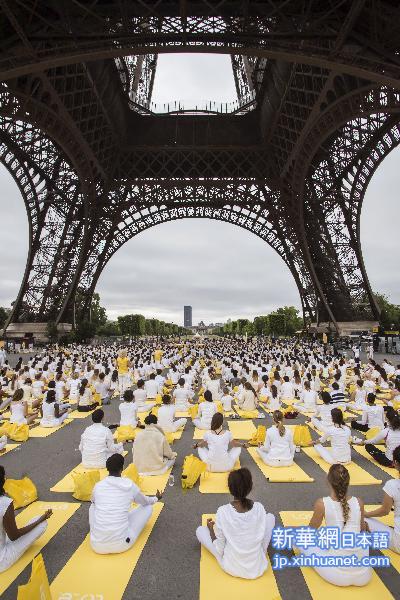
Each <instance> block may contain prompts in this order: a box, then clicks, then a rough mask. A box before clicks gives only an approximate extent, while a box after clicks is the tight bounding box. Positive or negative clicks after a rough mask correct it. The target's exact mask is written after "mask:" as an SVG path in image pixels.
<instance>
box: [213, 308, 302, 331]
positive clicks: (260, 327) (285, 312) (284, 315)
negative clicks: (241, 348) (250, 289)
mask: <svg viewBox="0 0 400 600" xmlns="http://www.w3.org/2000/svg"><path fill="white" fill-rule="evenodd" d="M302 328H303V319H302V318H301V317H300V316H299V311H298V310H297V308H295V307H294V306H284V307H282V308H278V309H277V310H275V311H273V312H271V313H269V314H268V315H263V316H259V317H255V318H254V320H253V321H250V320H249V319H238V320H237V321H228V322H227V323H226V324H225V325H224V326H223V327H220V328H218V330H217V331H216V333H218V334H219V335H245V334H247V335H248V336H253V335H272V336H278V335H293V334H294V333H295V331H299V330H300V329H302Z"/></svg>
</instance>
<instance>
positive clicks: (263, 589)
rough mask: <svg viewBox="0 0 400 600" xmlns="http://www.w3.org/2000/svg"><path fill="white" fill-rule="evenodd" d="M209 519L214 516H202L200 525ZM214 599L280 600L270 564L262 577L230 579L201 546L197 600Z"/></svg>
mask: <svg viewBox="0 0 400 600" xmlns="http://www.w3.org/2000/svg"><path fill="white" fill-rule="evenodd" d="M209 518H212V519H214V518H215V515H203V516H202V525H206V524H207V519H209ZM214 598H229V600H244V598H251V600H280V599H281V595H280V593H279V589H278V586H277V583H276V579H275V575H274V572H273V570H272V568H271V564H269V565H268V569H267V570H266V572H265V573H264V575H263V576H262V577H259V578H258V579H241V578H240V577H232V576H231V575H228V574H227V573H225V571H223V570H222V569H221V567H220V566H219V564H218V562H217V560H216V559H215V558H214V556H213V555H212V554H211V553H210V552H209V551H208V550H207V549H206V548H204V546H202V547H201V558H200V596H199V600H213V599H214Z"/></svg>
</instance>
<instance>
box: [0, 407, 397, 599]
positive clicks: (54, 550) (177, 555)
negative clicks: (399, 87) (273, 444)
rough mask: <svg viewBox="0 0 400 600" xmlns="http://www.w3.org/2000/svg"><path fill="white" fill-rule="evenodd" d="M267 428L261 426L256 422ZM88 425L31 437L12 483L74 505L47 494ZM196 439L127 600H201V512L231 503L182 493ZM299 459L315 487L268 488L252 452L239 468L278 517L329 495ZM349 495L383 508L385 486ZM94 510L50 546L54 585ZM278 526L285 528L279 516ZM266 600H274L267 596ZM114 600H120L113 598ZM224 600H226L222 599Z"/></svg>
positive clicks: (81, 513) (387, 577) (11, 464)
mask: <svg viewBox="0 0 400 600" xmlns="http://www.w3.org/2000/svg"><path fill="white" fill-rule="evenodd" d="M105 412H106V419H105V420H106V421H107V423H113V422H116V421H117V416H118V414H119V411H118V403H117V402H114V403H113V404H112V405H111V406H108V407H105ZM262 422H263V421H255V424H260V423H262ZM297 422H300V420H298V421H297ZM90 423H91V420H90V417H88V418H86V419H77V420H74V422H73V423H71V424H70V425H68V426H67V427H65V428H64V429H61V430H60V431H58V432H57V433H55V434H53V435H51V436H50V437H48V438H43V439H30V440H28V441H27V442H26V443H24V444H21V446H20V449H19V450H17V451H14V452H11V453H9V454H7V455H5V456H4V457H3V458H1V459H0V460H1V464H3V465H4V467H5V469H6V471H7V473H8V475H9V476H10V477H13V478H20V477H22V476H24V475H29V477H31V478H32V479H33V481H34V482H35V483H36V485H37V487H38V491H39V498H40V499H41V500H52V501H65V500H66V499H68V501H74V500H73V498H72V497H71V496H70V495H69V494H56V493H53V492H50V491H49V489H50V487H52V485H54V484H55V483H56V482H57V481H58V480H59V479H61V477H63V476H64V475H65V474H66V473H67V472H69V471H70V470H71V469H72V468H73V467H74V466H76V465H77V464H78V463H79V462H80V453H79V451H78V450H77V448H78V444H79V439H80V435H81V433H82V431H83V429H84V428H85V427H87V426H88V425H89V424H90ZM270 424H271V419H270V417H267V425H268V426H269V425H270ZM192 437H193V426H192V425H191V423H188V424H187V425H186V428H185V432H184V434H183V436H182V438H181V440H178V441H177V442H175V445H174V449H175V450H176V451H177V452H178V459H177V463H176V465H175V467H174V473H175V479H176V483H175V486H174V487H167V488H166V491H165V495H164V502H165V507H164V509H163V511H162V513H161V515H160V517H159V519H158V521H157V524H156V526H155V528H154V529H153V532H152V533H151V536H150V538H149V541H148V543H147V544H146V546H145V548H144V551H143V553H142V556H141V558H140V560H139V562H138V564H137V566H136V568H135V571H134V573H133V577H132V578H131V580H130V582H129V584H128V587H127V589H126V591H125V594H124V596H123V598H124V599H125V600H154V599H156V598H160V597H165V598H168V599H169V600H174V599H179V598H182V599H184V600H197V598H198V594H199V561H200V549H199V547H198V544H197V541H196V537H195V530H196V527H197V526H198V525H199V523H200V520H201V514H202V513H213V512H215V511H216V510H217V508H218V507H219V506H220V505H221V504H225V503H227V502H228V501H229V500H230V499H229V497H228V496H227V495H217V494H209V495H206V494H200V492H199V491H198V488H196V489H193V490H189V491H187V492H185V493H184V492H183V491H182V489H181V487H180V473H181V466H182V462H183V458H184V456H185V455H187V454H190V453H191V451H192V449H191V444H192ZM125 448H126V449H127V450H128V456H127V462H131V452H130V448H131V445H129V444H126V445H125ZM296 461H297V462H298V463H299V465H300V466H301V467H302V468H303V469H304V470H305V471H306V472H307V473H308V474H309V475H310V476H311V477H314V479H315V482H314V483H308V484H300V483H299V484H290V483H268V482H267V481H266V479H265V478H264V477H263V476H262V474H261V472H260V471H259V470H258V468H257V467H256V466H255V464H254V462H253V461H252V459H251V457H250V456H249V455H248V453H247V452H246V451H245V450H244V451H242V456H241V463H242V465H243V466H247V467H249V468H250V469H251V471H252V473H253V476H254V491H253V494H252V496H253V498H254V499H258V500H260V501H261V502H263V503H264V505H265V507H266V508H267V510H268V511H271V512H273V513H274V514H275V515H276V516H277V517H278V514H279V511H280V510H311V509H312V506H313V504H314V501H315V499H316V498H318V497H320V496H323V495H326V493H327V486H326V483H325V475H324V473H323V472H322V471H321V470H320V469H319V467H318V466H317V465H316V464H315V463H314V462H313V461H312V460H311V459H309V458H308V457H307V456H306V455H305V454H304V453H300V454H297V455H296ZM357 462H358V464H360V466H362V467H363V468H364V469H365V470H367V471H368V472H370V473H371V474H372V475H374V476H375V477H377V478H379V479H383V480H384V481H386V480H387V479H389V476H388V475H386V474H385V473H383V472H382V471H381V470H380V469H378V467H375V466H374V465H371V464H370V463H369V462H368V461H366V460H365V459H363V458H362V457H359V456H357ZM351 491H352V493H353V494H355V495H359V496H360V497H362V498H363V499H364V501H365V502H366V503H368V504H370V503H378V502H379V501H380V499H381V486H360V487H354V488H352V490H351ZM88 508H89V504H88V503H83V505H82V507H81V508H80V509H79V510H78V511H77V512H76V513H75V515H74V516H73V517H72V518H71V519H70V520H69V521H68V523H67V525H66V526H65V527H64V528H63V529H62V530H61V531H60V532H59V533H58V534H57V535H56V536H55V537H54V538H53V539H52V540H51V542H50V543H49V544H47V546H46V547H45V548H44V550H43V556H44V560H45V563H46V567H47V571H48V575H49V579H50V581H52V580H53V579H54V577H55V576H56V575H57V573H58V572H59V571H60V570H61V568H62V567H63V566H64V565H65V563H66V561H67V560H68V559H69V558H70V556H71V555H72V554H73V553H74V551H75V550H76V549H77V548H78V546H79V545H80V543H81V542H82V540H83V539H84V537H85V535H86V534H87V532H88ZM277 520H278V522H280V521H279V517H278V519H277ZM29 574H30V567H29V568H27V569H25V570H24V571H23V573H22V574H21V575H20V576H19V577H18V578H17V580H16V581H15V582H14V584H13V585H12V586H11V587H10V588H9V589H8V590H7V592H6V593H5V594H4V595H3V596H2V598H3V599H4V600H15V598H16V596H17V585H18V584H22V583H25V582H26V581H27V580H28V578H29ZM379 575H380V576H381V578H382V580H383V581H384V583H385V585H386V586H387V587H388V588H389V590H390V591H391V593H392V594H393V596H394V597H395V598H400V592H399V589H400V587H399V581H400V580H399V575H398V574H397V573H396V572H395V571H394V570H393V569H392V568H389V569H381V570H380V572H379ZM276 578H277V582H278V586H279V589H280V592H281V595H282V598H283V599H284V600H292V599H293V600H294V599H295V598H296V599H298V598H301V599H302V600H309V599H310V598H311V596H310V594H309V592H308V590H307V587H306V585H305V583H304V579H303V576H302V575H301V572H300V571H298V570H290V571H283V572H277V573H276ZM339 593H340V592H339ZM216 598H217V596H216ZM265 598H266V600H267V599H268V593H267V591H266V596H265ZM113 600H114V599H113ZM115 600H119V599H118V598H115ZM209 600H214V598H210V599H209ZM218 600H220V596H219V595H218ZM318 600H319V599H318ZM368 600H369V599H368Z"/></svg>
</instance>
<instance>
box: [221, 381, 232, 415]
mask: <svg viewBox="0 0 400 600" xmlns="http://www.w3.org/2000/svg"><path fill="white" fill-rule="evenodd" d="M232 402H233V396H231V395H230V393H229V389H228V388H227V387H224V389H223V395H222V396H221V403H222V408H223V409H224V412H226V413H228V412H232Z"/></svg>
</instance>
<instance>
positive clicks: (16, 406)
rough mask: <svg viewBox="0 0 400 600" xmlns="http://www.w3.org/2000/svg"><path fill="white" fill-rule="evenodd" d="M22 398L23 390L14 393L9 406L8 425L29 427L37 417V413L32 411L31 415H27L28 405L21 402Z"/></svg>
mask: <svg viewBox="0 0 400 600" xmlns="http://www.w3.org/2000/svg"><path fill="white" fill-rule="evenodd" d="M23 397H24V390H22V389H18V390H16V391H15V392H14V395H13V397H12V401H11V404H10V411H11V417H10V423H16V424H17V425H31V424H32V423H33V422H34V420H35V419H36V417H37V416H38V412H37V411H34V412H33V413H32V414H31V415H30V414H28V411H29V409H28V403H27V402H23Z"/></svg>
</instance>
